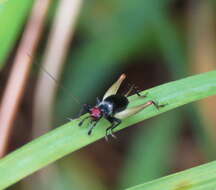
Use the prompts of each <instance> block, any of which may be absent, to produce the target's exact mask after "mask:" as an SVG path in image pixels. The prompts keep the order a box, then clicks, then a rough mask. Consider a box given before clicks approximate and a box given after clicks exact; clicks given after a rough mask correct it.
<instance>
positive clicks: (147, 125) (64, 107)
mask: <svg viewBox="0 0 216 190" xmlns="http://www.w3.org/2000/svg"><path fill="white" fill-rule="evenodd" d="M33 3H34V1H30V0H22V1H20V0H13V1H12V0H0V68H1V73H0V92H1V96H2V94H3V91H4V87H5V86H6V81H7V78H8V76H9V73H10V69H11V67H12V63H13V58H14V55H15V53H16V50H17V46H18V44H19V42H20V39H21V36H22V34H23V31H24V29H25V24H26V22H27V20H28V18H29V16H30V14H31V8H32V5H33ZM60 3H61V1H58V0H55V1H52V3H51V7H50V9H49V13H48V17H47V21H46V24H45V30H44V32H43V33H42V40H40V45H39V47H38V50H37V53H36V56H35V61H34V62H35V63H36V64H34V65H33V67H32V75H31V77H30V80H29V82H28V86H27V90H26V92H25V95H24V98H23V100H22V105H21V107H20V109H19V110H20V111H19V113H17V118H16V122H15V123H14V128H13V133H12V137H11V139H10V146H9V151H12V150H14V149H16V148H19V147H20V146H21V145H23V144H25V143H26V142H28V141H30V140H31V138H32V135H31V134H32V131H33V130H34V129H33V127H32V126H33V119H32V117H33V116H32V115H33V111H32V110H33V108H32V107H33V103H32V102H33V96H34V94H35V90H36V89H35V85H36V81H37V80H36V79H37V74H38V72H39V70H40V64H41V60H43V56H44V51H45V50H46V43H47V40H48V38H49V34H50V32H51V30H52V25H53V23H54V20H55V15H56V12H57V10H58V6H59V5H60ZM215 10H216V7H215V2H214V1H208V0H206V1H201V0H200V1H199V0H198V1H195V0H145V1H144V0H133V1H132V0H88V1H83V2H82V7H81V10H80V13H79V16H78V20H77V23H76V30H75V34H74V36H73V39H72V40H71V42H70V45H69V48H68V52H67V53H66V54H67V56H66V58H65V61H64V63H62V64H64V67H63V72H62V73H61V81H60V84H62V85H63V86H64V87H65V88H66V89H68V90H67V91H66V90H63V89H61V88H59V90H58V94H57V96H56V99H55V104H54V106H53V118H54V119H53V125H52V126H54V127H57V126H58V125H59V124H63V123H65V122H67V119H66V118H67V117H71V118H75V117H76V116H77V113H79V110H80V105H78V104H76V102H75V101H74V100H73V99H72V98H71V94H73V95H75V96H76V97H79V100H80V101H81V102H82V103H89V104H91V105H94V104H95V101H96V97H99V98H101V97H102V96H103V93H104V92H105V90H106V89H107V88H108V87H109V86H110V85H111V84H112V83H113V82H114V81H115V80H116V79H117V77H118V76H119V75H120V74H121V73H126V75H127V82H125V84H124V85H123V86H122V88H121V90H120V91H121V92H122V93H123V92H125V91H127V89H128V87H127V83H134V84H136V85H137V86H138V87H139V88H140V89H142V90H144V89H147V88H150V87H153V86H156V85H159V84H162V83H166V82H168V81H172V80H177V79H180V78H184V77H186V76H189V75H192V74H195V73H201V72H205V71H209V70H213V69H215V63H214V60H215V50H216V49H215V42H216V41H215V34H216V32H215V21H214V18H215ZM62 22H64V20H62ZM47 80H51V79H50V78H49V77H47ZM51 83H52V81H51ZM48 88H49V85H48V86H47V89H48ZM179 90H181V89H179ZM68 91H69V92H71V94H70V93H69V92H68ZM215 104H216V101H215V98H208V99H207V100H205V101H202V102H198V103H196V104H193V105H192V104H190V105H186V106H184V107H181V108H178V109H176V110H173V111H171V112H168V113H165V114H162V115H160V116H158V117H154V118H152V119H150V120H148V121H145V122H143V123H139V124H138V125H136V126H133V127H130V128H128V129H126V130H123V131H121V132H119V133H117V137H118V139H117V140H112V141H110V142H109V143H107V142H106V141H105V140H104V139H103V140H100V141H98V142H96V143H94V144H91V145H89V146H87V147H86V148H83V149H82V150H80V151H78V152H76V153H73V154H71V155H69V156H67V157H65V158H63V159H61V160H59V161H58V162H56V163H54V164H52V165H51V166H49V167H46V168H44V169H43V171H42V172H37V173H36V174H34V175H32V176H30V177H27V178H26V179H24V180H22V181H21V182H19V183H18V184H16V185H14V186H13V187H11V188H8V189H16V190H24V189H33V190H34V189H54V190H55V189H56V190H65V189H67V190H68V189H76V190H77V189H78V190H83V189H84V190H85V189H94V190H96V189H98V190H103V189H105V190H108V189H124V188H126V187H130V186H134V185H137V184H140V183H143V182H145V181H146V182H147V181H150V180H153V179H156V178H158V177H162V176H165V175H168V174H170V173H173V172H177V171H181V170H183V169H187V168H190V167H193V166H197V165H199V164H202V163H205V162H207V161H210V160H213V159H215V158H216V156H215V152H214V146H215V139H214V135H212V134H213V133H215V126H216V120H215V118H214V116H213V114H212V113H213V112H214V110H213V107H214V105H215ZM95 130H97V129H95ZM35 184H36V185H35Z"/></svg>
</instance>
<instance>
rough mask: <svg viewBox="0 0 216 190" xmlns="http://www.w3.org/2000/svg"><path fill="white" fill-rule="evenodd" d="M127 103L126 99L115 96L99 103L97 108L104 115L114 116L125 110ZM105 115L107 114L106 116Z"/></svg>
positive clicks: (118, 95) (121, 96)
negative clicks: (102, 111)
mask: <svg viewBox="0 0 216 190" xmlns="http://www.w3.org/2000/svg"><path fill="white" fill-rule="evenodd" d="M128 104H129V101H128V99H127V97H125V96H123V95H120V94H115V95H111V96H108V97H107V98H105V99H104V100H103V101H102V102H100V104H99V107H100V108H101V109H102V110H104V113H105V115H112V116H113V115H115V114H116V113H118V112H121V111H123V110H125V109H126V108H127V106H128ZM106 113H107V114H106Z"/></svg>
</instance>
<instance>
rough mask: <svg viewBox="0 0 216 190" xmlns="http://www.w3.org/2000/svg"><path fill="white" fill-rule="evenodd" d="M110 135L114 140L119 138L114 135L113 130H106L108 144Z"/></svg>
mask: <svg viewBox="0 0 216 190" xmlns="http://www.w3.org/2000/svg"><path fill="white" fill-rule="evenodd" d="M109 135H110V136H111V137H112V138H114V139H117V137H116V136H115V135H114V134H113V131H112V129H109V128H107V130H106V135H105V140H106V141H107V142H108V141H109Z"/></svg>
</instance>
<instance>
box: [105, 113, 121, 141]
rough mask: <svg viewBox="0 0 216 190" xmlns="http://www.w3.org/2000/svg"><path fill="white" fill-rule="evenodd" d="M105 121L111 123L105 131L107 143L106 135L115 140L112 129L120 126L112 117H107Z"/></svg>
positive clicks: (118, 121)
mask: <svg viewBox="0 0 216 190" xmlns="http://www.w3.org/2000/svg"><path fill="white" fill-rule="evenodd" d="M106 119H107V120H108V121H109V122H110V123H111V126H110V127H108V128H107V129H106V135H105V139H106V141H108V135H109V134H110V135H111V136H112V137H113V138H116V136H115V135H114V134H113V129H115V128H116V127H117V126H118V125H120V124H121V122H122V121H121V120H120V119H118V118H116V117H113V116H108V117H106Z"/></svg>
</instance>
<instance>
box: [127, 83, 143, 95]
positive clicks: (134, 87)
mask: <svg viewBox="0 0 216 190" xmlns="http://www.w3.org/2000/svg"><path fill="white" fill-rule="evenodd" d="M129 85H130V89H129V90H128V92H127V93H126V94H125V96H126V97H128V96H129V95H130V93H131V92H133V91H134V92H135V94H136V95H137V96H139V97H143V98H144V97H146V94H145V95H141V94H140V90H139V88H138V87H137V86H135V85H134V84H129Z"/></svg>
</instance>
